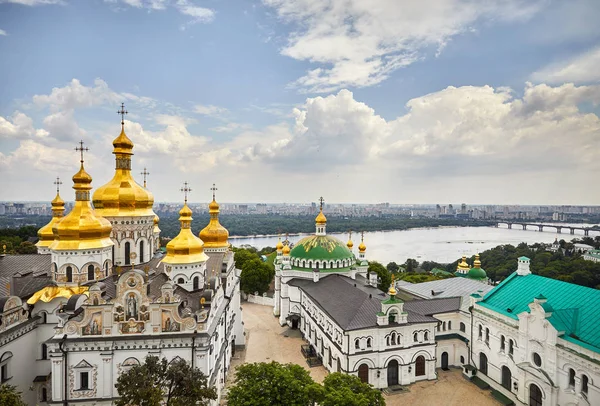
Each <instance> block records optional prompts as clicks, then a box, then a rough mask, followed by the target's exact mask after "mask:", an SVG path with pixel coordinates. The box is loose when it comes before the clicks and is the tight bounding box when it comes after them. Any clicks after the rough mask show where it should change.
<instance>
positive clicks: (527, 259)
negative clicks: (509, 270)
mask: <svg viewBox="0 0 600 406" xmlns="http://www.w3.org/2000/svg"><path fill="white" fill-rule="evenodd" d="M519 259H520V260H521V261H529V258H527V257H519Z"/></svg>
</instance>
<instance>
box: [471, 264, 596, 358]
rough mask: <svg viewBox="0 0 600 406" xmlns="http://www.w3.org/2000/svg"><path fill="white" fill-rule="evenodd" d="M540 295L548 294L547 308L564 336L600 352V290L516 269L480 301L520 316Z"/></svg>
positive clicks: (551, 319) (551, 318)
mask: <svg viewBox="0 0 600 406" xmlns="http://www.w3.org/2000/svg"><path fill="white" fill-rule="evenodd" d="M540 296H542V297H545V298H547V302H546V306H545V307H544V308H545V309H546V311H552V312H553V313H552V316H551V317H550V318H549V319H548V321H550V323H552V325H553V326H554V328H556V329H557V330H558V331H564V332H565V334H564V335H563V336H562V338H563V339H565V340H567V341H570V342H572V343H575V344H577V345H580V346H582V347H585V348H587V349H590V350H592V351H595V352H598V353H600V323H598V318H597V309H598V308H599V307H600V290H597V289H592V288H588V287H585V286H579V285H574V284H572V283H567V282H563V281H559V280H556V279H550V278H545V277H543V276H539V275H533V274H529V275H524V276H521V275H518V274H517V273H516V272H513V273H512V274H511V275H510V276H509V277H508V278H506V279H505V280H504V281H503V282H502V283H500V284H499V285H498V286H496V287H495V288H494V289H492V290H491V291H489V292H488V293H487V294H486V295H485V296H484V298H483V300H482V301H480V302H479V304H480V305H481V306H483V307H485V308H488V309H491V310H493V311H496V312H498V313H501V314H503V315H505V316H508V317H510V318H513V319H515V320H517V319H518V317H517V315H518V314H519V313H522V312H529V307H528V306H529V304H530V303H531V302H533V300H534V298H535V297H540ZM508 309H510V311H508Z"/></svg>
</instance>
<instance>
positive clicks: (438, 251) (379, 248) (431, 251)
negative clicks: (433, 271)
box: [230, 226, 598, 265]
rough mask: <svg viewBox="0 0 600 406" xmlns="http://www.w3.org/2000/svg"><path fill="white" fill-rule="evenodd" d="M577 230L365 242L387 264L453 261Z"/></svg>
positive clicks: (484, 231)
mask: <svg viewBox="0 0 600 406" xmlns="http://www.w3.org/2000/svg"><path fill="white" fill-rule="evenodd" d="M505 227H506V226H505ZM549 230H552V229H549ZM552 231H553V230H552ZM577 233H581V234H575V235H570V234H569V233H568V231H567V233H564V230H563V233H562V234H556V233H555V232H551V231H550V232H549V231H544V232H539V231H534V230H521V227H519V229H515V228H513V229H512V230H509V229H507V228H496V227H443V228H417V229H411V230H402V231H373V232H365V245H366V246H367V259H369V260H375V261H378V262H381V263H382V264H384V265H385V264H387V263H388V262H391V261H395V262H397V263H398V264H401V263H404V262H405V261H406V259H407V258H415V259H417V260H418V261H419V262H423V261H436V262H441V263H449V262H452V261H455V260H456V259H458V258H459V257H461V256H462V255H467V256H471V255H475V254H477V253H478V252H482V251H485V250H487V249H490V248H494V247H495V246H497V245H501V244H512V245H518V244H519V243H521V242H526V243H528V244H533V243H536V242H544V243H552V242H553V241H554V239H555V238H556V237H558V239H559V240H560V239H565V240H566V241H570V240H571V239H572V238H581V237H583V232H581V231H577ZM331 235H333V236H335V237H337V238H339V239H340V240H342V241H344V242H346V241H348V235H347V234H339V233H331ZM596 235H598V232H593V233H590V236H591V237H595V236H596ZM303 237H304V235H295V236H290V241H291V242H292V243H295V242H297V241H298V240H300V239H301V238H303ZM352 240H353V241H354V249H355V250H356V253H358V251H357V247H358V244H359V242H360V237H359V236H358V235H356V234H353V236H352ZM230 242H231V243H232V244H233V245H234V246H238V247H239V246H240V245H243V244H248V245H251V246H253V247H256V248H258V249H261V248H263V247H267V246H270V247H274V246H275V244H277V237H274V236H270V237H234V238H231V239H230Z"/></svg>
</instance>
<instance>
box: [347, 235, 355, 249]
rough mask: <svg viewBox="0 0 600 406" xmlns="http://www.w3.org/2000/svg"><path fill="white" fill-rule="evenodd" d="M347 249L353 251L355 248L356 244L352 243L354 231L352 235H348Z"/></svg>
mask: <svg viewBox="0 0 600 406" xmlns="http://www.w3.org/2000/svg"><path fill="white" fill-rule="evenodd" d="M346 247H348V249H349V250H351V251H352V247H354V243H353V242H352V231H350V234H349V235H348V242H347V243H346Z"/></svg>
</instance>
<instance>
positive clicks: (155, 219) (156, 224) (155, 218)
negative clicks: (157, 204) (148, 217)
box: [152, 214, 160, 234]
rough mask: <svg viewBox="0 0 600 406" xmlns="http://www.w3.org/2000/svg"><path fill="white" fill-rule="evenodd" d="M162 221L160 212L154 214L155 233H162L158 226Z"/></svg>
mask: <svg viewBox="0 0 600 406" xmlns="http://www.w3.org/2000/svg"><path fill="white" fill-rule="evenodd" d="M159 222H160V218H159V217H158V214H155V215H154V229H153V230H152V232H153V233H155V234H156V233H160V228H159V227H158V223H159Z"/></svg>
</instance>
